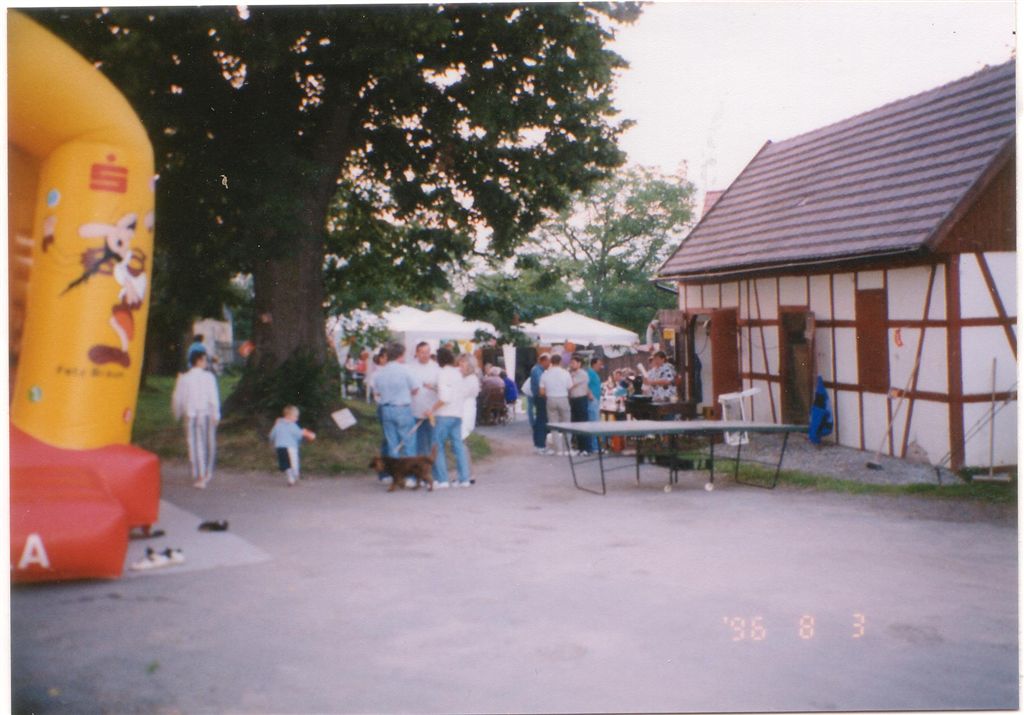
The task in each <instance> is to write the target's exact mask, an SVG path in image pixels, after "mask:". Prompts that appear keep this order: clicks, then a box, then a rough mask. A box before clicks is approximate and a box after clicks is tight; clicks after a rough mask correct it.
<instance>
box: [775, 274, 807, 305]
mask: <svg viewBox="0 0 1024 715" xmlns="http://www.w3.org/2000/svg"><path fill="white" fill-rule="evenodd" d="M808 302H809V301H808V298H807V278H805V277H804V276H783V277H782V278H780V279H779V305H792V306H805V305H807V304H808Z"/></svg>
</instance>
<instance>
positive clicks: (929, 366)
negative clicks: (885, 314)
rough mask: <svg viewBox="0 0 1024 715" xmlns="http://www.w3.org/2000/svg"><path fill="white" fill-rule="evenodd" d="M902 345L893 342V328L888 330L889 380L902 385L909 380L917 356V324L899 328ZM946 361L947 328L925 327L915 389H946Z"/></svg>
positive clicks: (947, 390) (893, 383)
mask: <svg viewBox="0 0 1024 715" xmlns="http://www.w3.org/2000/svg"><path fill="white" fill-rule="evenodd" d="M899 332H900V335H901V338H902V340H903V346H902V347H898V346H897V345H896V340H895V335H896V329H890V330H889V376H890V378H889V379H890V382H889V384H890V385H891V386H892V387H899V388H903V387H905V386H906V384H907V382H908V381H909V380H910V374H911V372H912V371H913V369H914V360H915V359H917V343H918V341H919V340H920V339H921V330H920V329H918V328H902V329H900V331H899ZM947 367H948V366H947V362H946V329H945V328H928V329H927V330H925V331H924V349H923V350H922V351H921V365H920V367H918V370H917V373H918V374H917V389H918V390H919V391H922V392H941V393H943V394H948V392H949V386H948V381H949V371H948V369H947Z"/></svg>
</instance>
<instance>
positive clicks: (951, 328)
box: [656, 61, 1017, 469]
mask: <svg viewBox="0 0 1024 715" xmlns="http://www.w3.org/2000/svg"><path fill="white" fill-rule="evenodd" d="M1014 84H1015V63H1014V62H1013V61H1010V62H1008V63H1006V64H1003V65H1000V66H997V67H991V68H986V69H984V70H982V71H980V72H978V73H976V74H974V75H971V76H969V77H966V78H963V79H960V80H958V81H956V82H952V83H950V84H947V85H944V86H942V87H938V88H937V89H933V90H930V91H928V92H924V93H922V94H918V95H915V96H912V97H908V98H906V99H903V100H900V101H897V102H893V103H891V104H887V105H885V106H882V107H880V108H878V109H875V110H872V111H869V112H866V113H863V114H859V115H857V116H854V117H851V118H849V119H846V120H844V121H841V122H838V123H836V124H833V125H830V126H826V127H823V128H821V129H818V130H815V131H812V132H809V133H807V134H803V135H800V136H797V137H794V138H792V139H788V140H786V141H782V142H778V143H772V142H768V143H766V144H765V145H764V146H763V147H762V148H761V150H760V151H759V152H758V153H757V155H756V156H755V157H754V159H753V160H752V161H751V162H750V163H749V165H748V166H747V167H746V168H745V169H744V170H743V172H742V173H741V174H740V175H739V176H738V177H737V178H736V180H735V181H734V182H733V183H732V184H731V185H730V186H729V187H728V188H727V189H726V191H725V192H724V193H723V194H722V195H721V196H720V197H719V198H718V200H717V203H714V204H710V205H713V206H714V208H713V210H710V211H708V208H707V207H708V205H709V204H708V202H707V201H706V209H705V213H704V215H703V217H702V219H701V221H700V222H699V223H698V224H697V226H695V227H694V229H693V230H692V231H691V232H690V233H689V235H688V236H687V237H686V238H685V239H684V240H683V242H682V243H681V245H680V246H679V247H678V248H677V249H676V251H675V252H674V253H673V254H672V255H671V256H670V257H669V258H668V260H666V262H665V263H664V264H663V265H662V266H661V268H660V269H659V270H658V272H657V275H656V278H657V279H658V280H662V281H675V282H676V283H677V285H678V287H679V311H677V312H675V313H674V315H672V316H671V317H670V318H663V320H662V322H663V324H664V323H665V322H666V319H667V320H670V321H671V322H674V323H675V328H676V329H675V331H674V332H675V333H676V334H677V335H678V339H677V341H676V344H675V345H673V349H674V350H675V351H676V353H677V361H678V364H680V365H681V366H682V367H683V370H684V372H685V373H686V375H687V389H688V394H689V395H693V391H694V388H695V381H696V380H700V381H701V383H702V386H703V387H704V388H705V389H704V390H703V402H704V403H705V404H706V405H713V404H715V401H716V398H717V396H718V395H720V394H723V393H727V392H734V391H738V390H742V389H746V388H750V387H757V388H760V393H759V394H758V395H757V397H756V398H755V399H754V403H753V409H754V418H755V419H758V420H773V421H779V422H806V421H807V416H808V413H809V409H810V400H811V396H812V394H813V392H812V388H813V385H814V382H815V379H816V377H817V376H818V375H821V376H822V378H823V379H824V382H825V385H826V387H827V389H828V390H829V393H830V395H831V397H832V405H833V409H834V412H835V423H836V431H835V434H834V439H836V440H837V441H838V442H839V443H840V444H843V445H849V446H852V447H857V448H861V449H867V450H871V451H874V450H875V449H878V447H879V445H881V446H882V449H883V452H884V453H886V454H892V455H895V456H901V457H902V456H908V455H910V454H914V455H917V456H919V457H923V458H926V459H927V460H929V461H930V462H932V463H940V462H943V461H944V460H945V461H946V463H947V464H950V465H951V467H952V468H954V469H956V468H960V467H963V466H988V465H989V462H990V443H989V438H990V435H991V437H992V439H993V454H994V458H993V461H994V463H995V464H996V465H1002V466H1004V467H1005V466H1009V465H1014V464H1015V463H1016V459H1017V442H1016V437H1017V421H1016V420H1017V416H1016V414H1017V410H1016V390H1017V386H1016V373H1017V338H1016V332H1015V329H1016V317H1017V316H1016V302H1017V301H1016V206H1015V195H1016V177H1015V163H1016V161H1015V159H1016V155H1015V127H1016V116H1015V94H1014ZM698 365H699V366H700V369H699V372H698V369H697V368H698ZM915 365H919V366H920V367H919V368H918V369H917V370H916V371H915ZM904 390H905V394H906V399H905V401H904V402H903V403H902V404H900V402H899V400H898V399H897V397H893V396H892V395H896V396H898V395H899V394H900V391H904ZM894 391H895V392H894ZM1000 405H1002V406H1003V408H1002V409H999V411H998V413H997V414H996V416H995V420H994V425H990V424H989V423H988V420H989V417H990V415H991V413H992V411H993V409H995V408H999V407H1000ZM890 422H891V423H892V430H891V432H890V433H889V434H888V435H887V433H886V427H887V425H888V424H889V423H890Z"/></svg>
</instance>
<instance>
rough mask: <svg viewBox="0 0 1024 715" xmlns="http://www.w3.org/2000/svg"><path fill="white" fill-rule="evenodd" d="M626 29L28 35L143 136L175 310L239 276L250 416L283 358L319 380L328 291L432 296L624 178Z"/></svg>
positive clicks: (634, 10)
mask: <svg viewBox="0 0 1024 715" xmlns="http://www.w3.org/2000/svg"><path fill="white" fill-rule="evenodd" d="M638 13H639V8H638V5H636V4H632V3H629V4H621V5H620V4H616V5H607V4H593V5H592V4H583V3H572V4H568V3H565V4H562V3H559V4H530V5H502V4H493V5H477V4H455V5H405V6H397V5H383V6H355V5H335V6H291V7H268V6H254V7H249V8H248V9H245V8H242V9H237V10H236V9H235V8H223V7H222V8H203V9H201V10H196V9H189V8H160V9H154V8H149V9H125V8H120V9H112V10H101V11H77V10H68V9H63V10H59V11H35V12H33V15H34V16H36V17H37V18H39V19H41V20H43V21H44V22H45V23H46V24H48V25H49V26H50V27H51V28H52V29H54V30H55V31H56V32H58V33H59V34H61V35H62V36H64V37H65V38H66V39H68V41H69V42H71V44H72V45H74V46H76V47H78V48H79V49H80V50H81V51H82V52H83V53H84V54H86V56H87V57H90V58H91V59H94V60H97V61H98V62H100V63H101V67H102V69H103V71H105V72H107V73H108V75H109V76H111V77H112V78H113V79H114V81H115V83H117V84H118V85H119V86H120V87H122V88H123V90H124V91H125V93H126V95H127V96H128V97H129V99H130V100H131V101H132V102H133V104H134V105H135V106H136V108H137V109H138V111H139V112H140V115H141V116H142V118H143V121H144V123H145V124H146V126H147V128H148V129H149V131H150V135H151V137H152V138H153V140H154V144H155V146H156V150H157V160H158V166H159V167H160V168H159V171H160V173H161V175H162V178H161V181H160V183H159V187H160V189H159V193H158V205H157V210H158V219H157V220H158V244H157V245H158V251H161V252H163V253H164V260H163V261H161V259H160V257H159V256H158V258H157V268H158V269H160V268H163V269H165V270H166V271H167V274H166V275H164V276H162V277H161V275H160V274H159V273H156V276H157V281H158V282H159V281H163V289H164V290H165V291H166V292H167V294H168V297H170V296H171V295H174V294H177V293H181V292H183V290H184V289H188V290H189V291H190V292H192V291H196V292H201V291H204V290H205V291H207V292H208V293H209V294H211V295H215V296H216V295H218V292H219V291H220V290H221V289H222V287H224V286H226V284H227V278H228V276H229V275H230V273H231V272H234V271H242V272H247V273H251V274H252V276H253V279H254V282H253V286H254V296H255V297H254V300H255V315H256V320H255V323H254V326H253V340H254V342H255V345H256V351H255V353H254V355H253V357H252V358H251V360H250V369H249V371H248V372H247V376H246V378H245V379H244V380H243V385H244V386H248V388H249V389H248V390H246V389H244V388H243V390H242V393H241V394H247V393H251V392H252V390H253V389H258V386H259V385H260V384H262V383H261V379H262V378H265V377H266V376H267V375H269V374H272V373H273V372H274V371H276V370H278V368H280V366H281V365H282V364H283V363H285V362H286V361H288V360H291V359H293V358H295V357H296V356H298V355H306V356H307V357H308V359H310V360H312V361H313V362H314V363H316V362H322V361H323V360H324V358H325V352H326V343H325V339H324V320H323V318H324V306H325V304H326V303H327V299H328V292H327V288H326V286H327V285H330V286H331V288H332V292H333V291H334V290H343V291H351V295H352V296H353V300H359V301H360V302H363V301H364V300H369V301H372V300H373V299H374V298H375V296H379V295H381V294H382V293H386V292H387V290H388V285H389V284H395V285H399V286H400V287H401V289H402V291H403V292H404V293H405V294H409V295H415V294H417V293H426V292H429V291H431V290H434V289H436V288H437V287H440V286H444V285H445V284H446V282H447V279H446V273H447V272H448V271H450V270H453V269H455V268H457V267H459V266H461V265H463V264H464V261H465V259H466V258H467V257H468V256H470V255H472V254H473V253H484V254H486V255H488V256H491V257H501V256H508V255H511V254H512V253H513V252H514V251H515V249H516V247H517V246H518V245H519V244H520V243H521V241H522V240H523V239H524V238H525V237H526V236H527V235H528V234H529V233H530V231H532V230H533V229H534V228H535V227H536V226H537V224H538V223H539V222H540V220H541V218H542V216H543V215H544V212H545V211H546V210H549V209H554V210H560V209H562V208H563V207H564V206H566V205H567V202H568V197H569V196H571V195H572V194H573V193H574V192H578V191H582V190H584V189H586V188H587V187H589V186H591V185H592V184H593V183H594V182H596V181H598V180H600V179H601V178H603V177H604V176H606V175H607V173H608V172H609V170H610V169H612V168H613V167H615V166H617V165H619V164H620V163H621V162H622V160H623V155H622V153H621V151H620V150H619V149H618V148H617V145H616V141H617V137H618V135H619V134H620V133H621V131H622V130H623V129H624V128H625V127H626V126H627V123H626V122H619V121H617V120H616V119H615V115H616V111H615V109H614V107H613V104H612V99H611V93H612V89H613V84H614V78H615V73H616V71H617V70H618V69H620V68H622V67H623V66H624V63H623V61H622V59H621V58H620V57H619V56H618V55H616V54H615V53H614V52H612V51H611V50H609V49H608V43H609V41H610V39H611V38H612V37H613V31H614V27H615V24H616V23H617V22H629V21H632V20H634V19H635V18H636V17H637V15H638ZM325 269H326V271H325ZM325 275H326V280H327V283H325ZM196 283H202V285H196ZM157 305H159V303H158V304H157ZM349 307H352V306H349ZM252 396H253V395H251V394H250V397H252Z"/></svg>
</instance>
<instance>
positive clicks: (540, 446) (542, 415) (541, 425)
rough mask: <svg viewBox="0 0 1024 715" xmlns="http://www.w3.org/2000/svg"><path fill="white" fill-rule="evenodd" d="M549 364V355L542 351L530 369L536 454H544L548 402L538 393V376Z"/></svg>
mask: <svg viewBox="0 0 1024 715" xmlns="http://www.w3.org/2000/svg"><path fill="white" fill-rule="evenodd" d="M550 364H551V356H550V355H548V354H547V353H542V354H541V355H539V356H538V357H537V364H536V365H534V366H533V369H532V370H530V392H531V393H532V394H533V406H534V409H535V410H536V415H535V416H534V418H533V446H534V448H535V451H536V452H537V454H545V453H546V449H547V439H548V404H547V400H546V399H545V398H544V396H543V395H541V394H540V376H541V375H543V374H544V371H545V370H547V369H548V366H549V365H550Z"/></svg>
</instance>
